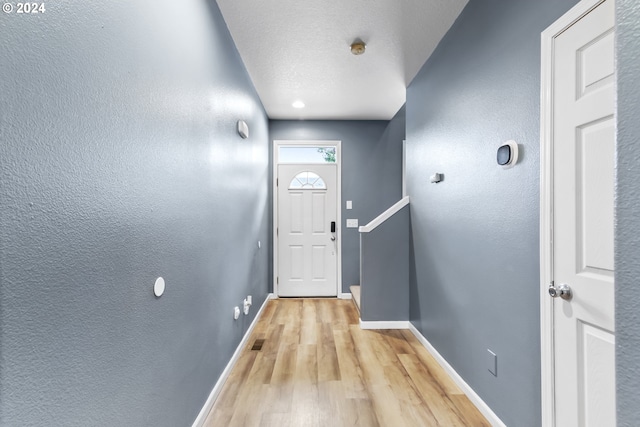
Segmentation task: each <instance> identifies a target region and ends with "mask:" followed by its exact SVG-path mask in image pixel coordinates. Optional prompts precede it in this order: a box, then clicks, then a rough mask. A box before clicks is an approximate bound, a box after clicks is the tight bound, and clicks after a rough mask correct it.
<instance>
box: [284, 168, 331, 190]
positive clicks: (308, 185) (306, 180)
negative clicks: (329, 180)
mask: <svg viewBox="0 0 640 427" xmlns="http://www.w3.org/2000/svg"><path fill="white" fill-rule="evenodd" d="M312 189H313V190H326V189H327V184H325V183H324V180H323V179H322V178H320V177H319V176H318V175H317V174H315V173H313V172H309V171H305V172H300V173H299V174H298V175H296V176H294V177H293V179H292V180H291V183H290V184H289V190H312Z"/></svg>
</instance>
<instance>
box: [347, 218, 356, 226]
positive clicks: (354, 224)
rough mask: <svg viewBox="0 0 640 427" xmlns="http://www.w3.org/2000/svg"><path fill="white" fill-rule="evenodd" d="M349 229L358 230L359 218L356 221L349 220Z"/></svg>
mask: <svg viewBox="0 0 640 427" xmlns="http://www.w3.org/2000/svg"><path fill="white" fill-rule="evenodd" d="M347 228H358V218H356V219H348V220H347Z"/></svg>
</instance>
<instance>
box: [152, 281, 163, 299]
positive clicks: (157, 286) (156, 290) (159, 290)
mask: <svg viewBox="0 0 640 427" xmlns="http://www.w3.org/2000/svg"><path fill="white" fill-rule="evenodd" d="M164 288H165V284H164V279H163V278H162V277H158V278H157V279H156V283H154V284H153V294H154V295H155V296H157V297H160V296H162V294H163V293H164Z"/></svg>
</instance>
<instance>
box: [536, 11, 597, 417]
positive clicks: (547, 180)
mask: <svg viewBox="0 0 640 427" xmlns="http://www.w3.org/2000/svg"><path fill="white" fill-rule="evenodd" d="M604 1H605V0H582V1H581V2H579V3H578V4H576V5H575V6H574V7H573V8H572V9H571V10H569V11H568V12H567V13H565V14H564V15H562V17H560V18H559V19H558V20H557V21H556V22H554V23H553V24H551V26H549V27H548V28H547V29H546V30H544V31H543V32H542V34H541V55H540V58H541V61H540V76H541V82H540V351H541V352H540V354H541V372H540V374H541V378H540V379H541V384H540V388H541V403H542V408H541V411H542V425H544V426H549V427H554V426H555V407H554V406H555V404H554V402H555V385H554V384H555V380H554V379H555V372H554V348H553V300H552V298H550V297H549V295H548V294H547V288H548V287H549V284H550V283H551V282H552V281H553V251H552V245H551V242H552V232H551V230H552V225H553V224H552V223H553V186H552V183H553V156H552V152H553V114H554V112H553V67H554V63H553V58H554V49H555V39H556V38H557V37H558V36H559V35H560V34H562V33H563V32H564V31H565V30H566V29H567V28H569V27H571V26H572V25H573V24H575V23H576V22H577V21H579V20H580V19H581V18H582V17H583V16H585V15H586V14H587V13H589V12H591V11H592V10H593V9H594V8H596V7H597V6H599V5H600V4H601V3H603V2H604Z"/></svg>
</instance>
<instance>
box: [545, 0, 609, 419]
mask: <svg viewBox="0 0 640 427" xmlns="http://www.w3.org/2000/svg"><path fill="white" fill-rule="evenodd" d="M614 24H615V10H614V1H613V0H606V1H604V2H602V3H600V4H599V5H598V6H597V7H596V8H594V9H592V10H591V11H589V12H588V13H587V14H586V15H584V16H582V17H581V18H580V19H579V20H577V21H576V22H575V23H573V25H571V26H570V27H568V28H567V29H566V31H564V32H562V33H561V34H560V35H558V36H557V37H556V38H555V41H554V48H553V52H554V53H553V64H554V65H553V77H552V81H553V84H552V95H551V97H552V108H553V116H552V117H553V125H552V147H553V148H552V156H553V157H552V163H553V167H552V178H551V189H552V194H553V196H552V204H553V205H552V206H553V207H552V209H553V214H552V228H551V236H552V242H553V243H552V249H551V250H552V268H551V271H552V280H553V285H552V288H551V289H550V294H553V293H554V289H555V293H556V297H555V298H554V299H553V309H552V310H553V331H554V332H553V334H554V335H553V348H554V350H553V351H554V367H553V371H554V372H555V374H554V375H555V380H554V382H555V384H554V386H555V387H554V400H555V403H554V407H555V425H556V426H557V427H572V426H586V427H589V426H593V427H596V426H598V427H600V426H615V425H616V421H615V419H616V405H615V401H616V400H615V334H614V267H613V242H614V235H613V224H614V223H613V214H614V167H615V161H614V158H615V120H614V108H615V72H614ZM562 285H566V286H568V287H569V288H570V290H571V295H570V298H569V294H567V293H564V295H562V288H561V287H562ZM563 296H564V297H566V298H567V299H564V298H563Z"/></svg>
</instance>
